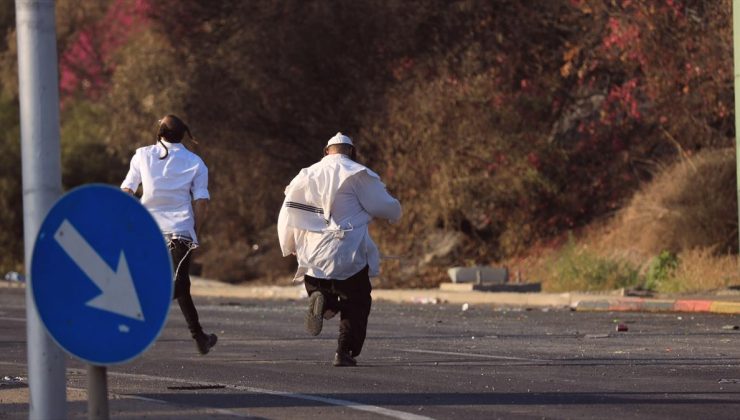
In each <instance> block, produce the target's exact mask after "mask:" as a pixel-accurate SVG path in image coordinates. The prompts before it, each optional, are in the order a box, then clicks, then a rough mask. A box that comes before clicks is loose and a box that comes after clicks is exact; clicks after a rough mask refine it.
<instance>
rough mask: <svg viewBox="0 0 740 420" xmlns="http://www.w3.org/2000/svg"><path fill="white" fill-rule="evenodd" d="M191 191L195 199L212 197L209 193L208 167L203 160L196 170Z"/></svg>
mask: <svg viewBox="0 0 740 420" xmlns="http://www.w3.org/2000/svg"><path fill="white" fill-rule="evenodd" d="M190 193H191V194H192V195H193V200H208V199H210V198H211V195H210V194H208V168H207V167H206V165H205V164H204V163H203V162H202V161H201V162H200V163H199V165H198V168H197V169H196V170H195V177H193V185H192V186H191V188H190Z"/></svg>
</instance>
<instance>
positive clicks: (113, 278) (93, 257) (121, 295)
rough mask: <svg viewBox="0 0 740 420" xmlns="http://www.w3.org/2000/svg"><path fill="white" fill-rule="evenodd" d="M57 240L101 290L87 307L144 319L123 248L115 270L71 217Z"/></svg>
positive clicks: (61, 226)
mask: <svg viewBox="0 0 740 420" xmlns="http://www.w3.org/2000/svg"><path fill="white" fill-rule="evenodd" d="M54 239H56V241H57V243H58V244H59V245H60V246H61V247H62V249H63V250H64V252H66V253H67V255H69V257H70V258H71V259H72V261H74V262H75V264H77V265H78V266H79V267H80V269H81V270H82V271H83V272H84V273H85V274H86V275H87V277H89V278H90V280H92V281H93V283H95V285H96V286H98V288H99V289H100V291H101V292H102V293H101V294H99V295H98V296H96V297H95V298H93V299H91V300H89V301H88V302H87V305H88V306H92V307H93V308H97V309H100V310H103V311H108V312H113V313H115V314H118V315H123V316H125V317H128V318H133V319H136V320H139V321H143V320H144V314H143V312H142V310H141V304H140V303H139V296H138V295H137V294H136V289H135V288H134V281H133V279H131V273H130V272H129V269H128V263H126V256H125V255H124V254H123V250H121V255H120V257H119V258H118V268H117V269H116V271H113V270H112V269H111V268H110V266H109V265H108V264H107V263H106V262H105V261H104V260H103V259H102V258H101V257H100V255H99V254H98V253H97V252H95V250H94V249H93V247H92V246H90V244H89V243H87V241H86V240H85V238H83V237H82V235H80V232H78V231H77V229H75V227H74V226H73V225H72V223H70V222H69V220H67V219H64V221H63V222H62V224H61V225H60V226H59V229H57V231H56V233H54Z"/></svg>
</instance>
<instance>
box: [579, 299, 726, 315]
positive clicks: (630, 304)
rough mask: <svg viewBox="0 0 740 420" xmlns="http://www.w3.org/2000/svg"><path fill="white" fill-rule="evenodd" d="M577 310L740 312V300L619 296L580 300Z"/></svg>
mask: <svg viewBox="0 0 740 420" xmlns="http://www.w3.org/2000/svg"><path fill="white" fill-rule="evenodd" d="M575 309H576V310H577V311H621V312H630V311H634V312H706V313H717V314H739V313H740V302H733V301H722V300H711V299H648V298H628V297H626V298H617V299H602V300H592V301H581V302H578V305H576V308H575Z"/></svg>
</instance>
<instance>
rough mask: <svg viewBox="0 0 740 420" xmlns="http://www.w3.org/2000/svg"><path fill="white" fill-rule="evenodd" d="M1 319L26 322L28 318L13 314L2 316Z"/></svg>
mask: <svg viewBox="0 0 740 420" xmlns="http://www.w3.org/2000/svg"><path fill="white" fill-rule="evenodd" d="M0 321H15V322H26V318H14V317H12V316H1V317H0Z"/></svg>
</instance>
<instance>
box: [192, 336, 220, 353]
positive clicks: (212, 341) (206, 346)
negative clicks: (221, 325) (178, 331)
mask: <svg viewBox="0 0 740 420" xmlns="http://www.w3.org/2000/svg"><path fill="white" fill-rule="evenodd" d="M194 338H195V344H196V346H198V352H199V353H200V354H208V352H209V351H211V349H212V348H213V346H215V345H216V342H217V341H218V337H217V336H216V334H205V333H200V334H199V335H197V336H195V337H194Z"/></svg>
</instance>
